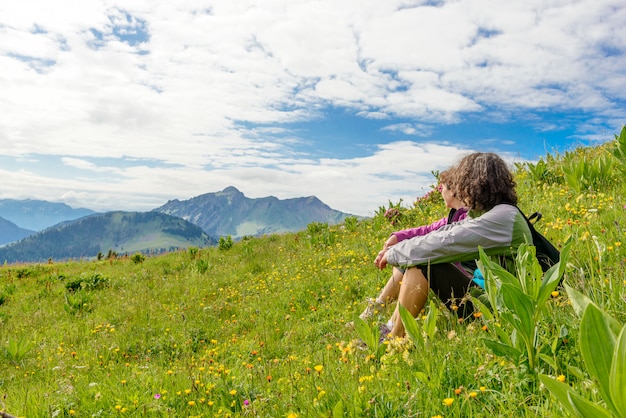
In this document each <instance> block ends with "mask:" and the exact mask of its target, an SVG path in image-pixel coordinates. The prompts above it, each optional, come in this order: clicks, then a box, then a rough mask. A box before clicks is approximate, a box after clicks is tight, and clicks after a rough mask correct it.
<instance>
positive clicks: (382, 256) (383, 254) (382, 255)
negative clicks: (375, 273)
mask: <svg viewBox="0 0 626 418" xmlns="http://www.w3.org/2000/svg"><path fill="white" fill-rule="evenodd" d="M397 243H398V237H396V236H395V235H394V234H391V235H390V236H389V238H387V241H385V243H384V244H383V249H382V250H380V251H379V252H378V255H377V256H376V259H375V260H374V265H375V266H376V267H378V268H379V269H381V270H382V269H384V268H385V267H386V266H387V250H388V249H389V247H393V246H394V245H396V244H397ZM383 260H384V261H383Z"/></svg>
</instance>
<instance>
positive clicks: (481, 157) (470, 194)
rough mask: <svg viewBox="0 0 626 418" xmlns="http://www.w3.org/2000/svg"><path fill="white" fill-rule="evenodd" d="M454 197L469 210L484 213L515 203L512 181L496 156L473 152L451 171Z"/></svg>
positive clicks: (507, 170) (503, 163) (510, 174)
mask: <svg viewBox="0 0 626 418" xmlns="http://www.w3.org/2000/svg"><path fill="white" fill-rule="evenodd" d="M451 183H452V184H450V185H448V184H446V185H447V186H449V187H450V189H451V190H452V191H453V193H454V196H455V197H456V198H457V199H459V200H460V201H462V202H463V203H464V204H466V205H467V206H468V207H469V208H471V209H475V210H479V211H488V210H490V209H491V208H493V207H494V206H496V205H498V204H500V203H512V204H517V193H516V192H515V186H516V184H515V180H513V174H512V173H511V171H510V170H509V168H508V166H507V164H506V163H505V162H504V160H503V159H502V158H500V157H499V156H498V155H497V154H494V153H491V152H476V153H473V154H469V155H467V156H465V157H464V158H463V159H461V161H460V162H459V164H458V165H457V166H456V167H455V169H454V171H453V176H452V179H451Z"/></svg>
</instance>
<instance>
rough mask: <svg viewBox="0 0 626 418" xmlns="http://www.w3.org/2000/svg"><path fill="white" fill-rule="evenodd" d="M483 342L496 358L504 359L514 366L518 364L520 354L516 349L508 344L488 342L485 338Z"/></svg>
mask: <svg viewBox="0 0 626 418" xmlns="http://www.w3.org/2000/svg"><path fill="white" fill-rule="evenodd" d="M483 342H484V343H485V345H486V346H487V348H489V349H490V350H491V351H492V352H493V354H495V355H496V356H500V357H506V358H508V359H509V360H511V361H512V362H513V363H515V364H519V363H520V359H521V357H522V352H521V351H519V350H518V349H516V348H514V347H512V346H510V345H508V344H502V343H501V342H498V341H493V340H488V339H486V338H483Z"/></svg>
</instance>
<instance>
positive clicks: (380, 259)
mask: <svg viewBox="0 0 626 418" xmlns="http://www.w3.org/2000/svg"><path fill="white" fill-rule="evenodd" d="M374 264H375V265H376V267H378V268H379V269H381V270H382V269H384V268H385V267H387V249H384V250H382V251H380V252H379V253H378V255H377V256H376V260H374Z"/></svg>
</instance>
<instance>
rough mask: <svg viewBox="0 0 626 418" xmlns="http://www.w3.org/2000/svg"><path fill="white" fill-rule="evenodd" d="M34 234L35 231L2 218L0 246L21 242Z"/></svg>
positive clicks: (0, 220)
mask: <svg viewBox="0 0 626 418" xmlns="http://www.w3.org/2000/svg"><path fill="white" fill-rule="evenodd" d="M34 233H35V231H29V230H28V229H24V228H20V227H19V226H17V225H15V224H14V223H13V222H11V221H8V220H6V219H4V218H0V245H4V244H8V243H10V242H13V241H17V240H20V239H22V238H25V237H27V236H29V235H32V234H34Z"/></svg>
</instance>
